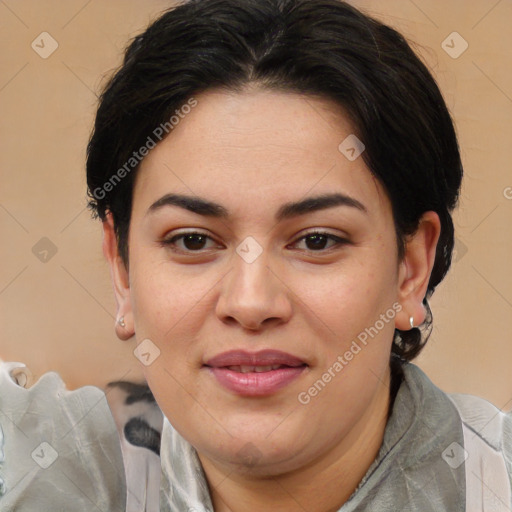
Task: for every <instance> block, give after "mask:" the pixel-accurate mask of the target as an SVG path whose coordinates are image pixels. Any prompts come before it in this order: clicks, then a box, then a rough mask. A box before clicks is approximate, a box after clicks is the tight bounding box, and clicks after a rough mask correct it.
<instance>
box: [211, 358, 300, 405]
mask: <svg viewBox="0 0 512 512" xmlns="http://www.w3.org/2000/svg"><path fill="white" fill-rule="evenodd" d="M203 367H204V368H205V369H206V370H208V371H209V372H210V373H211V374H212V375H213V377H214V378H215V380H216V381H217V383H218V384H220V385H221V386H222V387H223V388H225V389H227V390H228V391H230V392H232V393H235V394H237V395H241V396H266V395H272V394H274V393H276V392H277V391H279V390H280V389H282V388H284V387H286V386H288V385H289V384H291V382H293V381H294V380H295V379H297V378H298V377H299V376H300V375H302V374H303V373H304V372H305V371H306V369H307V368H308V365H307V364H306V363H305V362H304V361H303V360H301V359H300V358H298V357H295V356H293V355H291V354H287V353H285V352H281V351H276V350H264V351H260V352H257V353H250V352H246V351H240V350H235V351H230V352H224V353H222V354H219V355H217V356H215V357H213V358H211V359H209V360H208V361H207V362H206V363H205V364H204V365H203Z"/></svg>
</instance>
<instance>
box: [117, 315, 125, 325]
mask: <svg viewBox="0 0 512 512" xmlns="http://www.w3.org/2000/svg"><path fill="white" fill-rule="evenodd" d="M117 323H118V324H119V325H120V326H121V327H126V324H125V322H124V316H122V317H121V318H120V319H119V320H118V321H117Z"/></svg>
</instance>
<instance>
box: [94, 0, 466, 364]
mask: <svg viewBox="0 0 512 512" xmlns="http://www.w3.org/2000/svg"><path fill="white" fill-rule="evenodd" d="M249 85H257V86H259V87H261V88H263V89H267V90H274V91H288V92H297V93H300V94H307V95H312V96H317V97H321V98H325V99H328V100H332V101H334V102H336V103H337V104H339V105H341V106H342V107H343V108H344V111H345V112H347V115H348V116H349V118H350V120H351V122H352V124H353V126H354V132H355V135H356V136H357V137H358V138H359V139H360V140H361V141H362V142H363V143H364V145H365V151H364V152H363V154H362V158H363V159H364V162H365V163H366V165H367V167H368V169H369V170H370V172H371V173H372V174H373V175H374V176H375V177H376V178H377V179H378V180H379V182H380V183H381V184H382V186H383V188H384V189H385V191H386V193H387V194H388V197H389V198H390V201H391V204H392V211H393V219H394V224H395V231H396V238H397V244H398V256H399V261H401V260H402V259H403V256H404V252H405V243H406V237H407V236H408V235H411V234H413V233H414V232H415V231H416V230H417V228H418V225H419V220H420V218H421V215H422V214H423V213H424V212H426V211H429V210H433V211H435V212H436V213H437V214H438V215H439V218H440V222H441V233H440V238H439V242H438V245H437V249H436V256H435V262H434V266H433V270H432V274H431V276H430V280H429V283H428V289H427V293H426V295H425V297H424V299H423V304H424V305H425V307H426V310H427V318H426V320H425V322H424V323H423V325H422V326H421V329H420V328H414V329H411V330H407V331H400V330H398V329H395V335H394V340H393V346H392V355H394V356H395V357H397V358H399V359H400V360H411V359H413V358H414V357H416V356H417V355H418V354H419V352H420V351H421V349H422V348H423V346H424V344H425V343H426V341H427V339H428V337H429V335H430V332H431V330H432V313H431V310H430V307H429V304H428V299H429V298H430V296H431V295H432V293H433V292H434V289H435V287H436V286H437V285H438V284H439V283H440V282H441V281H442V279H443V278H444V276H445V275H446V272H447V271H448V269H449V267H450V264H451V257H452V250H453V246H454V227H453V221H452V217H451V213H452V211H453V209H454V208H455V206H456V205H457V202H458V197H459V190H460V185H461V181H462V174H463V169H462V163H461V158H460V154H459V147H458V142H457V137H456V133H455V128H454V125H453V121H452V119H451V116H450V113H449V111H448V109H447V106H446V104H445V102H444V100H443V97H442V94H441V92H440V90H439V87H438V85H437V83H436V81H435V79H434V78H433V76H432V75H431V74H430V72H429V71H428V69H427V67H426V66H425V65H424V64H423V62H422V61H421V60H420V59H419V57H418V56H416V54H415V53H414V52H413V50H412V49H411V47H410V46H409V44H408V43H407V42H406V40H405V39H404V37H403V36H402V35H401V34H399V33H398V32H397V31H395V30H394V29H392V28H390V27H389V26H387V25H385V24H383V23H381V22H379V21H377V20H375V19H373V18H372V17H370V16H368V15H366V14H364V13H362V12H360V11H359V10H357V9H355V8H354V7H352V6H351V5H350V4H348V3H345V2H343V1H340V0H189V1H186V2H184V3H181V4H178V5H176V6H175V7H173V8H171V9H169V10H167V11H165V12H164V13H163V15H161V16H160V17H159V18H158V19H156V21H154V22H153V23H152V24H151V25H150V26H149V27H148V28H147V29H146V30H145V31H144V32H143V33H141V34H140V35H138V36H136V37H135V38H134V39H133V40H132V41H131V42H130V44H129V46H128V47H127V49H126V52H125V56H124V61H123V64H122V66H121V67H120V68H119V69H118V70H117V71H116V72H115V74H114V75H113V76H112V77H111V78H110V80H109V81H108V83H107V84H106V86H105V88H104V90H103V92H102V94H101V97H100V103H99V107H98V110H97V115H96V120H95V124H94V130H93V133H92V135H91V138H90V140H89V144H88V148H87V184H88V189H89V190H88V197H89V207H90V209H91V210H92V211H93V216H94V217H98V216H99V217H100V218H101V219H102V220H104V219H105V216H106V213H107V212H108V211H110V212H111V213H112V216H113V219H114V225H115V232H116V237H117V243H118V248H119V252H120V255H121V257H122V259H123V261H124V263H125V264H126V265H127V266H128V264H129V261H128V232H129V224H130V216H131V209H132V193H133V183H134V177H135V174H136V172H137V168H138V163H139V159H140V157H139V156H138V154H137V158H135V157H134V151H136V150H138V149H139V148H141V147H144V146H145V145H147V144H148V141H149V138H151V137H152V134H153V138H154V134H155V129H157V128H158V127H169V119H170V117H171V116H172V115H173V114H175V113H177V111H179V109H180V108H181V107H182V105H184V104H185V105H186V104H187V102H188V101H190V98H191V97H192V96H193V95H196V94H199V93H200V92H202V91H205V90H207V89H211V88H221V89H225V90H228V91H234V92H240V91H243V90H244V88H245V87H247V86H249ZM214 129H215V128H214V127H212V130H214ZM165 131H166V132H169V133H172V130H170V129H168V128H166V130H165ZM158 133H160V132H158ZM148 137H149V138H148ZM340 142H341V141H340ZM127 163H129V165H127ZM123 170H124V171H123Z"/></svg>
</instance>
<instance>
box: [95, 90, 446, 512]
mask: <svg viewBox="0 0 512 512" xmlns="http://www.w3.org/2000/svg"><path fill="white" fill-rule="evenodd" d="M196 99H197V101H198V105H197V106H196V107H195V108H194V109H193V110H192V112H191V113H190V114H188V115H187V116H185V117H184V119H182V120H181V121H180V123H179V124H178V125H177V126H176V127H175V128H174V130H173V131H172V132H171V134H170V136H168V137H167V138H166V139H165V140H164V141H162V142H161V143H160V144H158V145H157V146H156V148H155V149H153V150H152V151H151V152H150V153H149V154H148V156H147V157H146V158H145V159H144V160H143V162H142V164H141V167H140V169H139V171H138V175H137V179H136V182H135V189H134V200H133V209H132V220H131V225H130V235H129V270H127V269H126V268H125V266H124V265H123V264H122V262H121V259H120V258H119V254H118V251H117V246H116V240H115V236H114V231H113V224H112V218H111V216H109V217H108V219H107V220H106V221H105V222H104V242H103V248H104V253H105V256H106V258H107V259H108V261H109V263H110V267H111V274H112V279H113V284H114V290H115V294H116V299H117V304H118V316H124V319H125V323H126V326H125V327H124V328H122V327H121V326H119V325H117V326H116V332H117V334H118V336H119V337H120V338H121V339H129V338H130V337H132V336H133V335H135V336H136V339H137V342H138V343H140V342H142V340H144V339H146V338H149V339H150V340H151V341H152V343H154V344H155V345H156V346H157V347H158V349H159V350H160V356H159V357H158V358H157V359H156V360H155V361H154V362H153V363H152V364H151V365H149V366H147V367H144V371H145V376H146V379H147V381H148V384H149V386H150V388H151V390H152V392H153V393H154V395H155V398H156V400H157V402H158V404H159V406H160V407H161V409H162V410H163V412H164V414H165V415H166V416H167V418H168V419H169V421H170V422H171V423H172V424H173V426H174V427H175V428H176V429H177V430H178V431H179V432H180V433H181V435H183V436H184V437H185V438H186V439H187V440H188V441H189V442H190V443H191V444H192V445H193V446H194V447H195V448H196V449H197V451H198V454H199V457H200V460H201V462H202V464H203V467H204V469H205V474H206V476H207V479H208V482H209V485H210V489H211V492H212V497H213V501H214V506H215V510H216V511H220V512H223V511H242V510H243V511H249V512H250V511H253V510H254V511H256V510H263V509H268V510H274V511H287V512H289V511H295V510H297V511H299V510H300V511H302V510H308V511H310V512H315V511H318V512H320V511H322V512H326V511H330V510H337V509H338V508H339V507H340V506H341V505H342V504H343V503H344V502H345V501H346V500H347V499H348V498H349V496H350V495H351V494H352V492H353V491H354V489H355V488H356V487H357V484H358V483H359V482H360V480H361V478H362V477H363V476H364V474H365V472H366V470H367V469H368V467H369V466H370V464H371V462H372V461H373V460H374V458H375V457H376V455H377V453H378V450H379V447H380V445H381V443H382V438H383V434H384V429H385V425H386V414H387V410H388V404H389V382H390V374H389V366H388V363H389V354H390V350H391V343H392V340H393V332H394V328H395V326H396V327H397V328H399V329H403V330H406V329H409V328H410V324H409V317H410V316H413V317H414V324H415V325H419V324H421V323H422V322H423V320H424V318H425V310H424V308H423V306H422V299H423V297H424V296H425V293H426V289H427V284H428V279H429V276H430V272H431V270H432V266H433V263H434V256H435V247H436V243H437V240H438V237H439V230H440V224H439V219H438V216H437V215H436V214H435V213H434V212H427V213H425V214H424V216H423V218H422V221H421V223H420V226H419V229H418V231H417V232H416V234H415V235H414V236H413V237H411V238H410V240H409V241H408V244H407V251H406V255H405V258H404V259H403V261H402V262H398V259H397V247H396V245H397V244H396V239H395V230H394V224H393V218H392V210H391V204H390V202H389V199H388V198H387V195H386V193H385V191H384V189H383V188H382V186H381V185H380V184H379V182H378V181H376V179H375V178H374V177H373V176H372V175H371V173H370V172H369V170H368V169H367V168H366V166H365V164H364V162H363V159H362V158H357V159H356V160H354V161H349V160H348V159H347V158H346V157H345V156H344V155H343V154H342V153H341V152H340V151H339V150H338V146H339V144H340V143H341V142H342V141H343V140H344V139H345V138H346V137H347V136H348V135H350V134H352V133H354V131H353V128H352V126H351V123H350V122H349V120H348V117H347V116H346V115H345V113H344V111H343V109H342V108H341V107H340V106H338V105H336V104H334V103H332V102H330V101H328V100H325V99H320V98H314V97H311V96H302V95H298V94H293V93H284V92H275V91H272V92H271V91H263V90H261V89H258V88H256V87H251V88H249V89H247V90H245V91H244V92H243V93H234V92H226V91H222V90H209V91H206V92H204V93H202V94H200V95H197V96H196ZM171 192H172V193H179V194H187V195H195V196H200V197H201V198H205V199H208V200H210V201H215V202H216V203H220V204H221V205H223V206H224V207H225V208H226V209H227V210H229V212H230V216H229V217H228V218H226V219H214V218H208V217H203V216H201V215H198V214H196V213H192V212H189V211H186V210H184V209H182V208H179V207H176V206H166V207H164V208H161V209H159V210H157V211H155V212H152V213H147V212H148V208H149V207H150V205H151V204H153V203H154V202H155V201H157V200H158V199H160V198H161V197H162V196H164V195H165V194H169V193H171ZM332 192H341V193H344V194H346V195H349V196H351V197H353V198H355V199H357V200H358V201H360V202H361V203H362V204H363V205H364V206H365V207H366V209H367V213H365V212H362V211H360V210H358V209H356V208H353V207H349V206H336V207H333V208H328V209H324V210H321V211H316V212H310V213H307V214H305V215H301V216H299V217H295V218H291V219H287V220H284V221H282V222H279V223H277V222H276V221H275V219H274V214H275V212H276V211H277V210H278V209H279V207H280V206H281V205H282V204H284V203H287V202H290V201H298V200H302V199H304V198H306V197H311V196H316V195H320V194H323V193H332ZM313 228H314V229H313ZM195 229H197V230H199V231H200V232H202V233H204V234H206V235H207V236H209V237H210V239H206V241H205V242H203V243H202V245H201V244H200V243H199V242H197V241H194V242H193V243H192V244H190V243H189V244H188V245H186V244H185V242H184V240H183V239H180V240H178V241H176V250H177V251H181V252H174V251H173V250H172V248H171V247H170V246H165V245H163V244H162V243H161V241H162V240H163V239H170V238H172V236H175V235H177V234H183V233H184V232H187V231H193V230H195ZM312 230H321V231H327V232H328V233H329V234H332V235H334V236H338V237H340V238H344V239H347V243H345V244H342V245H337V244H336V242H335V241H334V240H331V239H326V241H325V244H324V246H320V249H317V248H316V247H318V245H317V246H315V244H313V243H311V242H309V243H308V239H304V238H302V237H303V236H305V235H306V234H307V233H308V232H310V231H312ZM249 236H251V237H253V238H254V239H255V240H256V241H257V242H258V244H259V245H260V246H261V249H262V251H263V252H262V253H261V254H260V256H259V257H258V258H257V259H256V260H255V261H253V262H252V263H247V262H246V261H244V259H243V258H241V257H240V256H239V255H238V254H237V252H236V249H237V247H238V246H239V245H240V244H241V243H242V242H243V241H244V239H246V237H249ZM190 247H192V249H190ZM308 249H309V250H308ZM187 250H188V253H187ZM194 250H195V251H196V252H193V251H194ZM397 303H398V304H399V305H400V307H401V311H400V312H399V313H398V314H396V316H395V317H394V319H393V320H391V321H389V322H387V323H385V325H384V328H382V329H381V330H380V331H379V332H378V334H377V335H375V336H374V337H373V338H371V339H370V341H369V342H368V344H367V345H366V346H364V347H363V348H362V350H361V351H360V352H358V353H357V355H354V357H353V359H352V360H351V361H350V362H349V363H348V364H347V365H346V366H344V368H343V370H342V371H340V372H339V373H337V374H336V376H335V377H333V378H332V380H331V382H329V383H328V384H327V385H326V386H325V387H324V388H323V389H322V391H321V392H319V393H318V394H317V396H315V397H313V398H311V400H310V402H309V403H308V404H305V405H304V404H301V403H300V402H299V401H298V399H297V397H298V394H299V393H300V392H304V391H307V390H308V389H309V388H310V387H311V385H312V384H313V383H315V381H317V380H318V379H321V378H322V374H323V373H324V372H326V371H327V370H328V368H329V367H332V366H333V363H334V362H335V361H336V360H337V358H338V356H340V355H343V354H344V353H345V352H346V351H347V350H348V349H349V347H350V345H351V343H352V341H353V340H355V339H356V338H357V336H358V334H360V333H361V332H363V331H364V330H365V328H368V327H370V326H373V325H374V324H375V323H376V321H377V320H378V319H379V318H380V315H381V314H383V313H385V312H386V311H388V310H389V309H390V308H392V306H393V304H397ZM231 349H245V350H248V351H252V352H255V351H259V350H263V349H279V350H282V351H284V352H288V353H290V354H292V355H294V356H296V357H299V358H300V359H302V360H303V361H305V362H306V363H307V364H308V368H307V369H306V370H305V371H304V372H303V373H302V374H301V375H300V377H299V378H297V379H295V380H294V381H293V382H291V383H290V384H289V385H288V386H286V387H284V388H282V389H281V390H279V391H277V392H276V393H274V394H272V395H270V396H265V397H241V396H238V395H236V394H234V393H233V392H231V391H228V390H227V389H225V388H224V387H222V386H221V385H220V384H219V383H218V382H217V380H216V379H215V378H214V377H212V375H211V374H210V372H209V371H208V370H207V369H205V368H204V367H203V363H204V362H205V361H206V360H207V359H208V358H210V357H213V356H215V355H217V354H220V353H222V352H224V351H227V350H231Z"/></svg>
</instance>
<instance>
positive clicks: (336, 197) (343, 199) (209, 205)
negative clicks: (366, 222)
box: [147, 193, 368, 222]
mask: <svg viewBox="0 0 512 512" xmlns="http://www.w3.org/2000/svg"><path fill="white" fill-rule="evenodd" d="M165 206H178V207H180V208H183V209H185V210H188V211H191V212H193V213H197V214H198V215H203V216H205V217H213V218H219V219H226V218H228V217H229V211H228V210H227V209H226V208H224V206H222V205H220V204H217V203H214V202H212V201H208V200H206V199H202V198H200V197H197V196H187V195H182V194H166V195H165V196H163V197H161V198H160V199H158V201H155V202H154V203H153V204H152V205H151V206H150V207H149V208H148V211H147V213H152V212H155V211H157V210H160V209H161V208H163V207H165ZM335 206H349V207H351V208H356V209H358V210H360V211H362V212H364V213H368V210H367V209H366V207H365V206H364V205H363V204H362V203H361V202H359V201H358V200H357V199H354V198H353V197H350V196H347V195H345V194H341V193H336V194H323V195H320V196H315V197H308V198H307V199H304V200H302V201H297V202H291V203H285V204H283V205H282V206H281V207H280V208H279V210H278V211H277V213H276V215H275V220H276V222H280V221H282V220H285V219H290V218H292V217H297V216H299V215H305V214H306V213H312V212H315V211H319V210H325V209H327V208H333V207H335Z"/></svg>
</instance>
